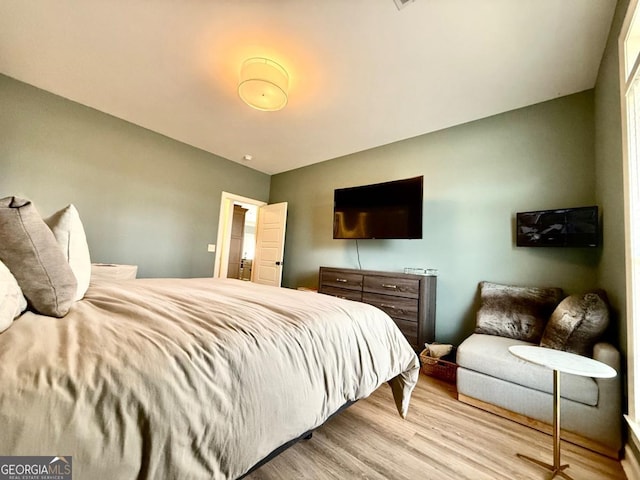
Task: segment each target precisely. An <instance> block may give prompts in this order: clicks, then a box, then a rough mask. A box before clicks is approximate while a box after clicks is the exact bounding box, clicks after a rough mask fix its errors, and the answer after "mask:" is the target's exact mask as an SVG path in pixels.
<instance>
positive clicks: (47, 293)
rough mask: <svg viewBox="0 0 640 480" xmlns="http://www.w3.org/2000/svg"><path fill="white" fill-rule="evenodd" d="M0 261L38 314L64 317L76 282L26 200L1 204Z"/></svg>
mask: <svg viewBox="0 0 640 480" xmlns="http://www.w3.org/2000/svg"><path fill="white" fill-rule="evenodd" d="M0 260H2V262H4V264H5V265H6V266H7V267H9V270H10V271H11V273H13V275H14V276H15V278H16V280H17V281H18V285H20V288H21V289H22V292H23V293H24V296H25V297H26V298H27V300H28V302H29V304H30V305H31V307H32V308H33V309H34V310H35V311H36V312H38V313H41V314H43V315H49V316H52V317H63V316H65V315H66V314H67V312H68V311H69V308H70V307H71V305H72V303H73V299H74V296H75V294H76V288H77V284H76V278H75V276H74V274H73V271H72V270H71V267H70V266H69V263H68V262H67V260H66V258H65V256H64V254H63V253H62V250H61V249H60V246H59V245H58V243H57V242H56V238H55V237H54V235H53V233H52V232H51V230H50V229H49V227H47V225H46V224H45V223H44V221H43V220H42V218H41V217H40V214H39V213H38V211H37V210H36V208H35V207H34V206H33V204H32V203H31V202H30V201H29V200H25V199H22V198H17V197H7V198H3V199H2V200H0Z"/></svg>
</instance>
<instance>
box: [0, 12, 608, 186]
mask: <svg viewBox="0 0 640 480" xmlns="http://www.w3.org/2000/svg"><path fill="white" fill-rule="evenodd" d="M615 5H616V1H615V0H416V1H415V3H410V4H409V5H407V6H406V7H405V8H403V9H402V10H398V9H397V8H396V6H395V4H394V2H393V0H349V1H346V0H270V1H269V0H242V1H240V0H206V1H205V0H180V1H178V0H153V1H149V0H146V1H143V0H57V1H55V2H50V1H44V0H2V1H1V2H0V72H2V73H4V74H6V75H9V76H11V77H13V78H16V79H18V80H22V81H24V82H26V83H29V84H32V85H35V86H37V87H39V88H42V89H44V90H48V91H50V92H53V93H55V94H57V95H61V96H63V97H66V98H69V99H71V100H74V101H76V102H79V103H82V104H84V105H88V106H90V107H93V108H96V109H98V110H101V111H103V112H106V113H109V114H111V115H114V116H116V117H119V118H122V119H124V120H128V121H129V122H132V123H135V124H137V125H140V126H143V127H146V128H148V129H150V130H153V131H156V132H159V133H161V134H164V135H166V136H168V137H171V138H174V139H176V140H180V141H182V142H184V143H187V144H190V145H193V146H195V147H198V148H201V149H203V150H206V151H209V152H211V153H214V154H216V155H220V156H222V157H224V158H227V159H229V160H232V161H235V162H240V163H244V164H246V165H248V166H250V167H252V168H255V169H257V170H260V171H263V172H265V173H269V174H273V173H279V172H283V171H287V170H291V169H294V168H297V167H302V166H305V165H310V164H313V163H316V162H321V161H324V160H328V159H331V158H335V157H339V156H342V155H346V154H349V153H354V152H357V151H362V150H366V149H368V148H372V147H375V146H379V145H384V144H388V143H391V142H395V141H398V140H402V139H406V138H410V137H414V136H417V135H421V134H424V133H427V132H432V131H435V130H439V129H442V128H446V127H450V126H453V125H457V124H461V123H464V122H468V121H471V120H475V119H478V118H484V117H487V116H490V115H494V114H497V113H500V112H504V111H508V110H513V109H516V108H520V107H523V106H526V105H531V104H534V103H538V102H542V101H545V100H549V99H553V98H556V97H560V96H563V95H568V94H571V93H575V92H579V91H583V90H586V89H589V88H593V87H594V85H595V80H596V76H597V73H598V68H599V64H600V60H601V57H602V53H603V51H604V47H605V43H606V38H607V35H608V32H609V27H610V25H611V19H612V16H613V13H614V9H615ZM254 56H266V57H269V58H271V59H273V60H275V61H277V62H278V63H280V64H281V65H283V66H284V67H285V68H286V69H287V70H288V72H289V74H290V79H291V80H290V84H291V85H290V94H289V104H288V105H287V107H286V108H285V109H284V110H281V111H279V112H261V111H257V110H253V109H251V108H249V107H248V106H247V105H245V104H244V103H242V101H241V100H240V99H239V98H238V95H237V91H236V88H237V81H238V73H239V68H240V65H241V63H242V61H243V60H245V59H246V58H250V57H254ZM0 108H1V106H0ZM245 154H250V155H252V156H253V159H252V160H251V161H250V162H244V161H243V159H242V157H243V156H244V155H245Z"/></svg>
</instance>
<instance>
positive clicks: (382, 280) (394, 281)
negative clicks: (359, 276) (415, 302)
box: [363, 275, 420, 298]
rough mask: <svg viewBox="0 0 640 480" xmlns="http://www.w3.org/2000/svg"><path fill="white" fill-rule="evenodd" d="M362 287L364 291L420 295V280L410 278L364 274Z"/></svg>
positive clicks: (405, 295) (413, 296)
mask: <svg viewBox="0 0 640 480" xmlns="http://www.w3.org/2000/svg"><path fill="white" fill-rule="evenodd" d="M363 289H364V291H365V292H373V293H383V294H387V295H398V296H401V297H408V298H418V297H419V296H420V281H419V280H414V279H412V278H399V277H383V276H380V277H379V276H376V275H366V276H365V277H364V287H363Z"/></svg>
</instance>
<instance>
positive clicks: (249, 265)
mask: <svg viewBox="0 0 640 480" xmlns="http://www.w3.org/2000/svg"><path fill="white" fill-rule="evenodd" d="M263 205H266V203H265V202H262V201H260V200H255V199H252V198H248V197H242V196H240V195H235V194H233V193H228V192H222V200H221V203H220V218H219V220H218V240H217V245H218V247H217V248H216V258H215V265H214V269H213V276H214V277H223V278H239V279H241V280H251V274H252V271H253V261H254V259H255V248H256V228H257V219H258V210H259V208H260V207H262V206H263Z"/></svg>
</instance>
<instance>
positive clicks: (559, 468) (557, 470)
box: [518, 370, 573, 480]
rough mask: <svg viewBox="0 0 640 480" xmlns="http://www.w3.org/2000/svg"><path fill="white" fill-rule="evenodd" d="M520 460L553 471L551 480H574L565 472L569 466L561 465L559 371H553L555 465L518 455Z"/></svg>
mask: <svg viewBox="0 0 640 480" xmlns="http://www.w3.org/2000/svg"><path fill="white" fill-rule="evenodd" d="M518 458H523V459H525V460H528V461H530V462H532V463H535V464H536V465H539V466H541V467H543V468H546V469H547V470H551V476H550V477H549V480H551V479H552V478H555V477H556V476H560V477H563V478H566V479H567V480H573V479H572V478H571V477H570V476H569V475H568V474H567V473H565V472H564V470H565V469H567V468H569V464H568V463H567V464H564V465H560V372H559V371H558V370H554V371H553V465H549V464H548V463H545V462H542V461H540V460H538V459H535V458H531V457H529V456H527V455H522V454H521V453H518Z"/></svg>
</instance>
